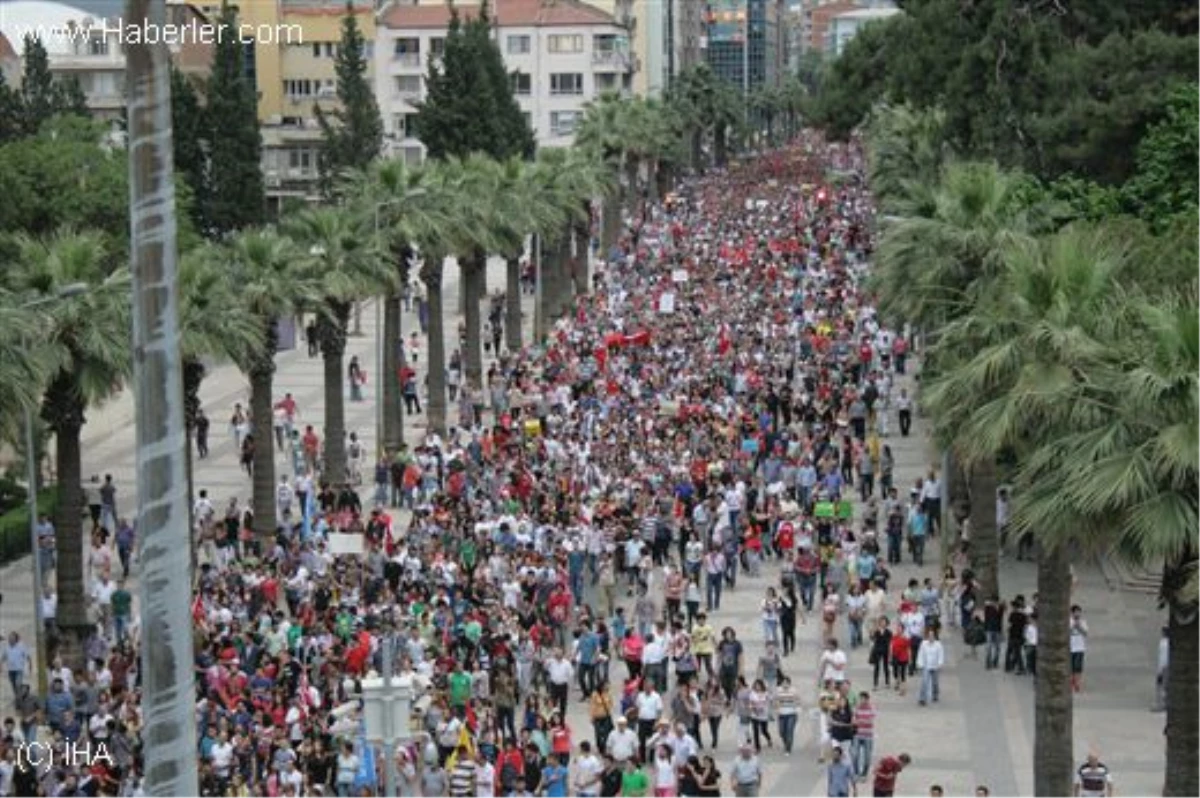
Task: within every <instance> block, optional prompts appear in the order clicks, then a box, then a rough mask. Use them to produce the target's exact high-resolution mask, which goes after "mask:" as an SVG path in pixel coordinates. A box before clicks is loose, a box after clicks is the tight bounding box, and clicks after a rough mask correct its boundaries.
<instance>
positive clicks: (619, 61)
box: [592, 50, 629, 70]
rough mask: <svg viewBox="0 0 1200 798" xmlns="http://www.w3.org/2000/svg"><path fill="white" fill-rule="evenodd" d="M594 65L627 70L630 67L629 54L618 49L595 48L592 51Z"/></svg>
mask: <svg viewBox="0 0 1200 798" xmlns="http://www.w3.org/2000/svg"><path fill="white" fill-rule="evenodd" d="M592 66H596V67H608V68H610V69H614V70H625V69H628V68H629V56H627V55H626V54H625V53H622V52H620V51H618V50H595V51H593V52H592Z"/></svg>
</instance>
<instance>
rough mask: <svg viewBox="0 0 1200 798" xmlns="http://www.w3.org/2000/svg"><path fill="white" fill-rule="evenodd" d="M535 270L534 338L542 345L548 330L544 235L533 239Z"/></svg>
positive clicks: (539, 234)
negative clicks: (543, 296) (543, 284)
mask: <svg viewBox="0 0 1200 798" xmlns="http://www.w3.org/2000/svg"><path fill="white" fill-rule="evenodd" d="M533 246H534V253H533V256H534V261H533V262H534V270H533V279H534V283H533V290H534V297H533V338H534V343H535V344H540V343H541V342H542V339H543V338H544V337H545V331H546V329H547V324H546V308H545V307H543V305H542V234H541V233H538V234H537V235H535V236H534V237H533Z"/></svg>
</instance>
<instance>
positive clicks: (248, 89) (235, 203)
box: [204, 5, 266, 235]
mask: <svg viewBox="0 0 1200 798" xmlns="http://www.w3.org/2000/svg"><path fill="white" fill-rule="evenodd" d="M218 24H219V25H220V26H221V29H222V30H224V31H225V35H224V36H222V37H221V38H220V40H219V41H218V42H217V44H216V46H215V48H214V53H213V68H212V76H211V77H210V78H209V83H208V105H207V117H208V118H207V120H206V122H207V128H208V141H209V172H208V174H209V179H208V192H207V198H206V200H207V202H206V206H207V207H206V210H205V212H204V220H205V222H206V223H207V224H208V229H206V230H205V231H204V232H205V233H206V234H208V235H225V234H228V233H230V232H232V231H234V230H240V229H242V228H244V227H248V226H250V225H255V224H261V223H262V221H263V218H264V215H265V213H266V193H265V188H264V186H263V175H262V137H261V135H260V134H259V130H258V99H257V94H256V89H255V86H254V84H253V82H252V81H251V80H250V78H249V77H248V76H247V75H246V70H245V47H247V46H253V45H246V44H243V43H242V42H241V41H240V39H239V37H237V36H235V35H231V34H232V33H233V32H236V31H237V30H238V21H237V12H236V11H235V10H234V9H233V7H231V6H229V5H223V6H222V8H221V16H220V18H219V20H218Z"/></svg>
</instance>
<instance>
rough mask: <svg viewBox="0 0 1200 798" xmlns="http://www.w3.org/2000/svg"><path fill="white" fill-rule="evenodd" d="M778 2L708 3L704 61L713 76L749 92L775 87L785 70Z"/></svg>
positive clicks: (782, 11) (782, 12) (784, 43)
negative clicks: (761, 87) (705, 55)
mask: <svg viewBox="0 0 1200 798" xmlns="http://www.w3.org/2000/svg"><path fill="white" fill-rule="evenodd" d="M786 13H787V9H786V6H785V4H784V3H783V1H782V0H710V3H709V9H708V14H707V16H708V18H707V25H708V41H707V45H708V46H707V51H706V54H707V58H708V63H709V66H711V67H712V69H713V72H714V73H716V75H717V77H719V78H721V79H723V80H726V81H728V82H729V83H731V84H733V85H734V86H736V87H738V88H740V89H741V90H742V91H743V92H745V93H749V92H752V91H754V89H756V88H758V87H760V86H777V85H779V83H780V82H781V80H782V78H783V76H784V74H785V71H786V68H787V26H786V24H785V14H786Z"/></svg>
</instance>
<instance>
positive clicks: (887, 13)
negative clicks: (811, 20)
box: [834, 8, 900, 20]
mask: <svg viewBox="0 0 1200 798" xmlns="http://www.w3.org/2000/svg"><path fill="white" fill-rule="evenodd" d="M899 13H900V9H898V8H860V9H857V10H855V11H845V12H842V13H841V14H838V15H837V16H835V17H834V19H860V20H871V19H887V18H888V17H892V16H895V15H896V14H899Z"/></svg>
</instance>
